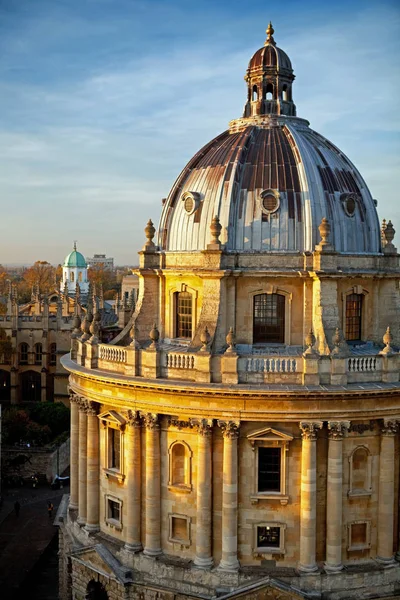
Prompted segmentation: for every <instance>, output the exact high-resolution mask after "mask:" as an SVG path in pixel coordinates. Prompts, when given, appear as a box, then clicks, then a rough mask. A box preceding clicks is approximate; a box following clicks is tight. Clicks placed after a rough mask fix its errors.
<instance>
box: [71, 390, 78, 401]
mask: <svg viewBox="0 0 400 600" xmlns="http://www.w3.org/2000/svg"><path fill="white" fill-rule="evenodd" d="M69 401H70V402H71V403H72V402H74V403H76V404H78V403H79V396H78V394H75V392H72V391H71V390H70V391H69Z"/></svg>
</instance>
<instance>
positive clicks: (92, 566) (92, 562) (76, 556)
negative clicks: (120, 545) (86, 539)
mask: <svg viewBox="0 0 400 600" xmlns="http://www.w3.org/2000/svg"><path fill="white" fill-rule="evenodd" d="M71 559H72V561H76V562H78V563H80V564H81V565H83V566H84V567H86V568H87V569H88V570H89V571H91V572H92V573H97V574H100V575H103V576H106V577H108V578H111V579H114V580H115V581H118V582H119V583H121V584H123V585H125V584H127V583H131V582H132V573H131V571H129V569H127V568H126V567H124V566H123V565H121V563H120V562H119V561H118V560H117V559H116V558H115V557H114V556H113V555H112V554H111V552H110V551H109V550H108V549H107V548H106V547H105V546H103V544H96V545H95V546H90V547H88V548H83V549H80V550H77V551H76V552H73V553H72V554H71Z"/></svg>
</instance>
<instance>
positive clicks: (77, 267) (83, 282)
mask: <svg viewBox="0 0 400 600" xmlns="http://www.w3.org/2000/svg"><path fill="white" fill-rule="evenodd" d="M87 269H88V267H87V263H86V260H85V257H84V256H83V254H81V252H78V250H77V248H76V242H74V247H73V250H72V252H70V253H69V254H68V256H66V258H65V260H64V264H63V276H62V280H61V282H60V290H61V292H64V290H65V289H67V290H68V293H69V294H70V295H74V294H75V292H76V286H77V285H79V288H80V291H81V292H82V293H83V294H86V293H87V291H88V286H89V282H88V276H87Z"/></svg>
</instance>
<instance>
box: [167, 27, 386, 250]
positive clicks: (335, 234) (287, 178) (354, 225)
mask: <svg viewBox="0 0 400 600" xmlns="http://www.w3.org/2000/svg"><path fill="white" fill-rule="evenodd" d="M267 33H268V38H267V41H266V44H265V46H264V47H263V48H261V49H260V50H258V51H257V52H256V53H255V54H254V55H253V57H252V59H251V60H250V63H249V67H248V70H247V74H246V77H245V80H246V81H247V85H248V98H247V103H246V105H245V110H244V116H243V117H242V118H241V119H237V120H234V121H231V123H230V127H229V129H228V130H227V131H225V132H224V133H222V134H221V135H219V136H217V137H216V138H214V139H213V140H212V141H211V142H209V143H208V144H206V145H205V146H204V147H203V148H202V149H201V150H200V151H199V152H198V153H197V154H196V155H195V156H194V157H193V158H192V159H191V160H190V161H189V163H188V164H187V165H186V167H185V168H184V169H183V171H182V172H181V174H180V175H179V177H178V179H177V180H176V182H175V184H174V186H173V187H172V190H171V192H170V194H169V196H168V198H167V200H166V202H165V204H164V208H163V212H162V215H161V221H160V229H159V246H160V248H161V249H162V250H166V251H199V250H204V249H206V247H207V244H208V243H210V241H211V233H210V225H211V221H212V219H213V217H214V216H218V218H219V220H220V223H221V226H222V233H221V238H220V239H221V241H222V243H223V244H224V245H225V250H226V251H230V252H246V251H267V252H268V251H278V252H312V251H313V250H314V248H315V245H316V244H318V243H319V241H320V235H319V232H318V226H319V224H320V223H321V220H322V218H324V217H326V218H327V219H328V221H329V223H330V226H331V238H330V242H331V243H332V244H333V246H334V248H335V250H336V251H337V252H344V253H346V252H350V253H378V252H380V249H381V241H380V227H379V221H378V215H377V212H376V208H375V202H374V200H373V199H372V196H371V194H370V192H369V190H368V187H367V185H366V183H365V181H364V180H363V178H362V177H361V175H360V173H359V172H358V170H357V169H356V167H355V166H354V165H353V164H352V162H351V161H350V160H349V159H348V158H347V157H346V156H345V155H344V154H343V152H341V151H340V150H339V149H338V148H337V147H336V146H335V145H334V144H332V143H331V142H330V141H328V140H327V139H326V138H324V137H323V136H322V135H320V134H318V133H316V132H315V131H313V130H312V129H310V127H309V122H308V121H306V120H305V119H300V118H298V117H296V116H295V115H296V107H295V105H294V103H293V101H292V89H291V87H292V82H293V80H294V75H293V71H292V69H291V63H290V60H289V59H288V58H287V56H286V54H285V53H284V52H283V51H281V50H280V49H278V48H277V47H276V45H275V41H274V39H273V37H272V33H273V29H272V27H271V26H270V27H269V28H268V30H267ZM266 57H267V58H268V57H269V59H268V60H267V59H266ZM273 57H275V59H276V60H275V59H274V60H272V58H273ZM285 57H286V58H285ZM266 60H267V62H266ZM283 63H284V64H283Z"/></svg>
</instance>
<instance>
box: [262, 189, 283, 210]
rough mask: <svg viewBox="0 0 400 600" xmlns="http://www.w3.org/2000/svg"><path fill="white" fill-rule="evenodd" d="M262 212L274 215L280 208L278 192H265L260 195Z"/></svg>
mask: <svg viewBox="0 0 400 600" xmlns="http://www.w3.org/2000/svg"><path fill="white" fill-rule="evenodd" d="M260 198H261V210H262V211H263V212H264V213H267V214H270V213H274V212H276V211H277V210H278V208H279V204H280V201H279V192H277V191H276V190H264V191H262V192H261V194H260Z"/></svg>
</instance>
